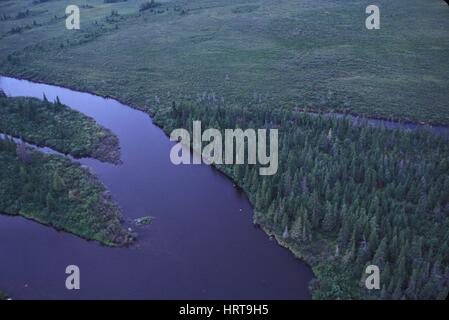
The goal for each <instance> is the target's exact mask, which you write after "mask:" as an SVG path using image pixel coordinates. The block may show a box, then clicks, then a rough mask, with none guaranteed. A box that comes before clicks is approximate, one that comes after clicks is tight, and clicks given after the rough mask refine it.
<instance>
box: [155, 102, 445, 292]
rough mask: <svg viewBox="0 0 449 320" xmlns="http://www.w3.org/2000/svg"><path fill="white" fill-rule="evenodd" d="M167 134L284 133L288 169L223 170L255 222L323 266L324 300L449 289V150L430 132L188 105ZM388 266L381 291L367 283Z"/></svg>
mask: <svg viewBox="0 0 449 320" xmlns="http://www.w3.org/2000/svg"><path fill="white" fill-rule="evenodd" d="M155 119H156V121H157V122H158V123H159V124H161V125H162V126H163V127H164V129H165V130H166V131H167V132H170V131H171V130H172V129H174V128H180V127H183V128H186V129H190V130H191V126H192V121H194V120H201V121H202V124H203V127H204V128H207V127H209V128H221V129H225V128H235V127H241V128H243V129H244V128H278V129H279V138H280V144H279V161H280V162H279V170H278V173H277V174H275V175H274V176H259V175H258V170H257V167H256V166H255V165H234V166H220V168H221V169H222V170H223V171H224V172H225V173H227V174H228V175H229V176H231V177H232V178H233V179H234V180H235V181H236V182H237V183H238V185H239V186H241V187H242V188H243V189H244V190H245V191H246V193H247V194H248V196H249V198H250V200H251V202H252V203H253V205H254V208H255V221H256V222H257V223H259V224H261V225H262V226H263V227H264V229H266V230H268V231H269V232H272V233H274V234H275V235H277V236H278V238H279V239H280V241H282V242H284V243H285V244H286V245H288V246H289V247H290V248H291V249H292V250H294V251H296V252H299V253H300V255H301V256H303V257H304V258H305V259H306V260H307V261H308V262H309V263H310V264H311V265H312V266H313V268H314V271H315V273H316V275H317V277H318V281H316V282H315V283H313V285H312V287H313V289H314V290H313V294H314V297H315V298H384V299H403V298H404V299H426V298H440V299H441V298H445V297H446V295H447V293H448V287H449V144H448V139H447V138H445V137H439V136H435V135H433V134H431V133H430V132H427V131H425V130H417V131H414V132H405V131H403V130H400V129H396V130H392V129H386V128H379V127H373V126H370V125H368V124H360V123H359V124H358V125H355V124H354V123H352V122H351V121H350V120H348V119H336V118H329V117H323V116H317V115H308V114H305V113H302V112H299V111H298V110H296V109H294V108H291V109H289V110H285V109H283V110H280V109H276V108H270V107H269V106H263V105H259V104H257V105H254V104H253V105H248V106H245V107H241V106H227V105H224V104H223V105H215V104H213V103H208V102H200V103H198V102H194V103H193V102H191V101H183V102H178V103H174V102H173V104H172V105H171V106H170V107H167V108H160V109H159V110H158V111H157V112H156V117H155ZM370 264H375V265H377V266H379V268H380V270H381V290H367V289H366V288H365V286H364V277H365V276H366V274H365V268H366V266H367V265H370Z"/></svg>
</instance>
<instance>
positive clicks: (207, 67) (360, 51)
mask: <svg viewBox="0 0 449 320" xmlns="http://www.w3.org/2000/svg"><path fill="white" fill-rule="evenodd" d="M448 40H449V11H448V7H447V5H446V3H445V2H444V1H442V0H394V1H391V0H377V1H376V3H375V4H370V3H366V2H364V1H359V0H275V1H273V0H188V1H187V0H160V1H159V0H73V1H69V0H51V1H50V0H21V1H17V0H0V44H1V45H0V236H1V239H2V241H0V253H1V254H2V255H4V256H8V259H7V260H8V262H9V263H0V300H2V299H5V298H7V297H11V298H12V299H16V298H17V299H27V298H31V299H34V298H37V299H41V298H43V299H45V298H51V299H65V298H67V299H72V298H73V299H92V298H94V299H95V298H96V299H109V298H110V299H117V298H126V299H128V298H129V299H133V298H134V299H156V300H159V299H174V300H177V299H179V298H181V299H186V298H187V299H193V300H195V299H214V298H217V299H223V300H226V299H239V298H242V299H245V298H246V299H248V298H249V299H253V298H255V299H266V300H270V299H275V300H276V299H286V300H298V299H310V298H312V299H319V300H320V299H376V300H377V299H392V300H414V299H439V300H442V299H444V298H446V296H447V295H448V292H449V104H448V101H449V94H448V90H447V88H449V41H448ZM2 90H3V91H4V92H3V91H2ZM13 96H14V97H13ZM32 97H37V98H32ZM47 97H51V99H47ZM60 99H61V100H60ZM77 110H81V111H77ZM84 113H86V114H84ZM87 114H88V115H87ZM149 116H151V119H150V118H149ZM194 121H201V124H202V128H203V129H218V130H219V132H221V133H222V135H223V133H224V132H225V130H233V129H236V128H240V129H243V130H245V129H254V130H258V129H267V130H269V129H277V130H278V134H279V148H278V159H279V164H278V169H277V172H276V174H274V175H271V176H263V175H260V171H259V169H260V168H261V167H263V166H262V165H260V164H234V165H230V164H213V166H214V167H215V169H218V171H220V172H221V173H223V174H221V173H219V172H218V171H217V170H214V168H207V167H204V166H196V167H195V166H185V167H183V166H178V165H179V163H174V162H173V161H171V162H170V160H171V151H170V147H172V146H173V145H176V142H175V141H174V139H172V141H169V140H168V138H167V135H168V136H169V135H170V134H171V133H172V132H173V131H174V130H176V129H181V128H185V129H187V130H188V131H189V132H190V135H191V136H193V134H192V133H193V132H192V131H193V122H194ZM155 125H157V126H159V127H160V128H157V127H156V126H155ZM384 125H386V126H384ZM160 129H162V131H163V132H162V131H161V130H160ZM434 129H440V130H434ZM206 144H207V143H206V142H203V146H205V145H206ZM268 145H269V142H268ZM246 147H248V146H247V145H246ZM258 147H259V146H258ZM247 150H248V148H247ZM270 151H272V152H275V150H270ZM235 153H237V152H235ZM189 156H190V155H189ZM189 159H190V158H189ZM245 159H247V158H245ZM98 160H99V161H98ZM245 163H247V161H245ZM220 179H221V180H220ZM122 213H123V217H122ZM3 214H5V215H3ZM6 215H8V216H6ZM13 216H14V217H13ZM21 217H22V218H21ZM23 217H24V218H27V219H23ZM30 220H33V221H30ZM34 222H39V223H41V224H43V225H45V226H42V225H39V224H36V223H34ZM144 225H145V226H144ZM46 226H49V227H53V228H54V229H57V230H62V231H66V232H68V233H70V235H67V234H65V233H58V234H57V236H55V232H54V230H52V228H47V227H46ZM131 227H132V228H131ZM135 231H138V232H139V239H137V233H135ZM22 234H27V237H22ZM36 235H38V236H37V237H36ZM73 235H75V237H74V236H73ZM33 236H34V238H33ZM76 236H78V237H76ZM4 239H6V240H4ZM48 239H52V240H48ZM86 239H87V240H95V241H85V240H86ZM135 240H137V241H135ZM270 240H272V241H273V242H270ZM46 241H47V242H48V243H50V242H51V241H52V243H57V244H58V246H54V247H53V246H47V242H46ZM97 242H100V243H101V244H104V245H107V248H106V247H102V246H99V245H98V243H97ZM128 245H129V246H128ZM279 245H280V246H283V247H285V248H287V249H288V250H285V249H284V248H280V247H279ZM68 247H70V248H71V249H72V251H71V252H70V254H71V258H73V261H71V262H70V263H73V264H80V265H81V267H82V268H83V271H82V274H83V276H82V277H83V286H85V287H83V288H89V289H88V290H84V289H83V290H73V291H70V290H66V289H67V288H66V286H64V283H63V281H60V280H61V279H62V278H63V276H64V271H65V269H64V268H63V267H65V265H64V266H62V265H63V264H65V263H66V262H67V261H65V260H63V259H64V257H65V256H66V255H65V250H66V248H68ZM110 247H122V248H110ZM58 250H61V251H58ZM114 250H115V251H114ZM3 252H5V253H3ZM17 252H20V253H21V255H16V254H17ZM48 256H52V257H54V259H47V258H46V257H48ZM295 257H297V258H298V259H295ZM33 259H35V260H33ZM11 261H12V262H11ZM29 261H32V263H31V264H33V267H34V264H36V265H39V266H41V270H39V271H40V272H41V273H42V274H41V273H37V271H35V270H34V268H31V267H30V268H18V266H23V265H27V264H28V263H29ZM82 264H83V265H82ZM61 266H62V267H61ZM370 266H376V267H377V268H378V269H379V277H380V281H379V283H380V287H378V288H374V289H373V288H368V286H367V285H366V283H367V282H366V281H367V279H368V273H367V271H366V270H367V268H369V267H370ZM85 268H89V271H88V272H89V273H90V274H89V276H87V277H84V274H86V273H84V270H85ZM35 269H37V268H35ZM54 270H56V271H54ZM53 271H54V272H53ZM25 279H26V280H25ZM24 281H28V283H27V284H29V287H26V288H25V287H23V283H22V282H24Z"/></svg>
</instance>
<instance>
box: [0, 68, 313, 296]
mask: <svg viewBox="0 0 449 320" xmlns="http://www.w3.org/2000/svg"><path fill="white" fill-rule="evenodd" d="M0 88H1V89H2V90H3V91H4V92H5V93H6V94H7V95H8V96H27V97H36V98H40V99H42V98H43V94H44V93H45V95H46V97H47V98H48V99H49V100H50V101H53V100H55V99H56V96H58V97H59V99H60V100H61V102H62V103H63V104H66V105H68V106H69V107H71V108H73V109H75V110H78V111H80V112H82V113H84V114H86V115H87V116H90V117H92V118H94V119H95V120H96V121H97V122H98V123H99V124H101V125H103V126H104V127H106V128H109V129H111V130H112V132H114V133H115V134H116V135H117V136H118V138H119V140H120V147H121V159H122V161H123V164H121V165H119V166H116V165H112V164H107V163H102V162H99V161H96V160H93V159H80V160H78V161H79V162H81V163H82V164H84V165H86V166H88V167H89V168H90V170H91V171H92V172H94V173H95V174H96V176H97V177H98V178H99V179H100V181H101V182H102V183H104V184H105V186H106V187H107V188H108V189H109V190H110V191H111V194H112V197H113V199H114V201H116V202H117V203H118V204H119V205H120V207H121V208H122V210H123V215H124V217H125V218H131V219H132V218H137V217H141V216H145V215H150V216H152V217H154V218H155V219H154V221H153V222H152V224H151V225H150V226H147V227H145V228H138V229H137V231H138V233H139V240H138V242H137V243H136V245H134V246H132V247H130V248H109V247H105V246H102V245H101V244H99V243H97V242H92V241H86V240H83V239H80V238H78V237H76V236H74V235H71V234H68V233H64V232H58V231H56V230H54V229H52V228H50V227H46V226H43V225H40V224H38V223H36V222H33V221H29V220H26V219H24V218H21V217H10V216H5V215H0V289H1V290H4V291H5V292H7V293H8V294H9V295H10V296H11V297H12V298H14V299H309V298H310V293H309V290H308V283H309V281H310V280H311V279H312V278H313V274H312V272H311V270H310V268H309V267H308V266H307V265H306V264H305V263H304V262H302V261H301V260H299V259H296V258H295V257H294V256H293V254H291V253H290V252H289V251H288V250H287V249H284V248H282V247H280V246H279V245H277V244H276V242H275V241H271V240H269V238H268V237H267V236H266V234H265V233H264V232H263V231H261V230H260V229H258V228H256V227H255V226H254V225H253V223H252V214H253V212H252V209H251V206H250V204H249V202H248V200H247V198H246V197H245V195H244V194H243V193H242V192H240V191H238V190H237V189H236V188H234V187H233V184H232V182H231V181H230V180H229V179H227V178H226V177H225V176H224V175H222V174H221V173H220V172H218V171H217V170H216V169H214V168H212V167H209V166H207V165H190V166H175V165H173V164H172V163H171V162H170V158H169V154H170V153H169V152H170V149H171V147H172V146H173V142H171V141H169V139H168V138H167V136H166V135H165V134H164V133H163V132H162V130H161V129H159V128H158V127H157V126H155V125H154V124H153V123H152V121H151V118H150V117H149V116H148V115H147V114H145V113H143V112H141V111H137V110H135V109H132V108H130V107H128V106H126V105H123V104H121V103H119V102H118V101H115V100H112V99H105V98H102V97H98V96H95V95H92V94H88V93H82V92H76V91H73V90H69V89H65V88H61V87H57V86H51V85H45V84H38V83H33V82H30V81H25V80H17V79H13V78H8V77H0ZM72 264H75V265H77V266H79V268H80V270H81V289H80V290H73V291H69V290H67V289H66V288H65V279H66V276H67V275H66V274H65V268H66V266H68V265H72Z"/></svg>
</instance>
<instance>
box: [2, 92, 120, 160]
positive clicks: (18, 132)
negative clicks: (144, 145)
mask: <svg viewBox="0 0 449 320" xmlns="http://www.w3.org/2000/svg"><path fill="white" fill-rule="evenodd" d="M0 132H3V133H7V134H9V135H12V136H15V137H20V138H22V139H24V140H26V141H28V142H31V143H33V144H37V145H40V146H47V147H51V148H53V149H54V150H56V151H59V152H62V153H65V154H70V155H72V156H74V157H77V158H81V157H93V158H96V159H99V160H102V161H110V162H119V160H120V150H119V142H118V139H117V137H116V136H115V135H113V134H112V133H111V132H110V131H109V130H107V129H105V128H103V127H101V126H99V125H98V124H96V123H95V121H94V120H93V119H91V118H88V117H87V116H85V115H83V114H82V113H80V112H77V111H75V110H72V109H70V108H69V107H67V106H65V105H63V104H61V102H60V101H59V99H56V101H55V103H50V102H48V101H47V99H46V98H45V96H44V101H40V100H38V99H33V98H7V97H5V96H2V95H1V94H0Z"/></svg>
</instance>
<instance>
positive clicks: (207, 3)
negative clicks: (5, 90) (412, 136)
mask: <svg viewBox="0 0 449 320" xmlns="http://www.w3.org/2000/svg"><path fill="white" fill-rule="evenodd" d="M32 2H33V1H32V0H27V1H8V0H6V1H0V16H3V15H5V16H9V17H11V18H8V19H6V20H3V21H0V41H1V46H0V56H1V59H2V61H1V62H0V72H2V73H4V74H10V75H16V76H22V77H27V78H31V79H34V80H40V81H47V82H54V83H58V84H64V85H67V86H71V87H76V88H78V89H84V90H90V91H95V92H96V93H100V94H104V95H110V96H114V97H116V98H119V99H121V100H124V101H126V102H129V103H132V104H133V105H135V106H140V107H142V108H143V107H144V106H145V105H151V104H154V101H155V98H154V96H155V95H157V96H158V97H159V99H160V100H161V102H164V101H166V102H171V100H172V99H174V97H175V96H181V95H192V96H196V95H198V94H200V95H202V94H203V93H204V92H207V93H211V92H213V93H215V94H216V96H217V97H220V98H221V97H224V99H226V100H227V101H229V100H231V101H234V100H235V101H238V102H239V103H242V102H244V101H247V100H248V99H249V100H251V99H255V97H257V99H269V101H272V105H273V107H279V106H281V105H284V104H289V105H292V104H293V105H299V106H309V107H313V108H332V109H343V106H344V103H343V101H345V100H346V101H347V102H348V103H349V108H350V110H351V111H352V112H356V113H361V114H366V115H372V116H382V117H391V116H393V117H395V118H401V119H410V120H417V121H425V122H434V123H442V124H449V105H448V98H449V94H448V90H447V89H448V88H449V41H448V40H449V8H448V6H447V5H446V3H445V2H444V1H442V0H396V1H386V0H379V1H377V2H376V4H378V5H379V7H380V11H381V29H380V30H367V29H366V28H365V18H366V17H367V15H366V14H365V8H366V6H367V5H369V4H371V2H369V1H361V0H342V1H331V0H319V1H317V0H288V1H287V0H282V1H274V0H246V1H245V0H226V1H225V0H195V1H186V0H173V1H159V2H161V3H162V5H161V6H160V7H158V8H156V9H155V11H154V12H150V11H145V12H144V13H139V12H138V8H139V4H140V3H142V2H143V1H142V0H139V1H136V0H129V1H127V2H119V3H113V4H104V3H103V0H87V1H86V0H71V1H63V0H60V1H58V0H53V1H48V2H45V3H41V4H37V5H33V4H32ZM86 3H87V4H89V5H90V6H89V7H86V8H81V30H78V31H74V30H66V28H65V19H64V17H63V16H64V14H65V7H66V6H67V5H68V4H79V5H82V4H86ZM27 9H28V10H30V13H29V14H28V16H26V17H24V18H20V19H17V18H16V17H17V14H18V13H19V12H25V11H26V10H27ZM112 10H117V11H118V14H119V15H118V16H114V17H109V16H110V15H111V11H112ZM55 16H57V18H55ZM27 25H28V26H29V28H28V29H23V30H22V31H20V32H16V33H13V32H12V31H11V30H13V28H18V27H24V26H27ZM346 106H347V105H346Z"/></svg>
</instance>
